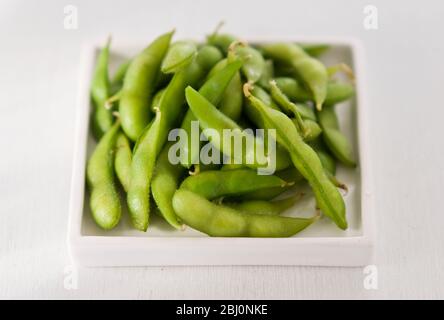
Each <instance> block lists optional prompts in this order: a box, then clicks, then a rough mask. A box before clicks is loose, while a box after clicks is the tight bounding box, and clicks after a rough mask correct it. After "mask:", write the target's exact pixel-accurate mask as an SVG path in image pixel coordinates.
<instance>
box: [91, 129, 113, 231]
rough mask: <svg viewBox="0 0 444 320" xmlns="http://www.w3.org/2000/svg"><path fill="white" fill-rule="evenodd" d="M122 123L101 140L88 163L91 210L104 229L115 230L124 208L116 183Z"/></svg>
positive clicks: (95, 219)
mask: <svg viewBox="0 0 444 320" xmlns="http://www.w3.org/2000/svg"><path fill="white" fill-rule="evenodd" d="M119 127H120V121H116V122H115V123H114V125H113V126H112V127H111V128H110V129H109V130H108V131H107V132H106V133H105V135H104V136H103V137H102V138H101V139H100V141H99V143H98V145H97V147H96V149H95V150H94V152H93V154H92V155H91V158H90V159H89V161H88V165H87V169H86V177H87V180H88V185H89V187H90V191H91V196H90V201H89V204H90V208H91V213H92V216H93V218H94V221H95V222H96V223H97V225H98V226H99V227H101V228H103V229H106V230H109V229H112V228H114V227H115V226H116V225H117V224H118V223H119V220H120V216H121V214H122V207H121V204H120V198H119V194H118V191H117V187H116V184H115V182H114V168H113V162H114V146H115V143H116V139H117V135H118V133H119Z"/></svg>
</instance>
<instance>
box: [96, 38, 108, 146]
mask: <svg viewBox="0 0 444 320" xmlns="http://www.w3.org/2000/svg"><path fill="white" fill-rule="evenodd" d="M110 43H111V40H110V39H108V41H107V43H106V45H105V47H104V48H103V49H102V50H101V51H100V54H99V57H98V61H97V65H96V68H95V70H94V75H93V80H92V83H91V98H92V101H93V103H94V113H93V133H94V136H95V137H96V139H100V138H101V137H102V136H103V135H104V134H105V132H107V131H108V129H109V128H111V126H112V125H113V120H114V119H113V115H112V114H111V110H108V109H107V108H106V100H107V99H108V97H109V95H110V83H109V76H108V60H109V47H110Z"/></svg>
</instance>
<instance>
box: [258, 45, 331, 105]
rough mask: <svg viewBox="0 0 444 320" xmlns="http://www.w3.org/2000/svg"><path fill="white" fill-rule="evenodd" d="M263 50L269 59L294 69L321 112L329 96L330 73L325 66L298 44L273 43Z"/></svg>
mask: <svg viewBox="0 0 444 320" xmlns="http://www.w3.org/2000/svg"><path fill="white" fill-rule="evenodd" d="M262 49H263V50H264V53H265V55H267V56H268V57H270V58H272V59H275V60H277V61H280V62H282V63H284V64H286V65H289V66H291V67H292V68H293V69H294V71H295V72H296V74H297V75H298V76H299V77H300V78H301V79H302V80H303V81H304V82H305V84H306V85H307V87H308V88H309V89H310V92H311V93H312V94H313V100H314V102H315V105H316V109H318V110H321V109H322V104H323V103H324V102H325V98H326V96H327V83H328V73H327V69H326V68H325V66H324V65H323V64H322V63H321V62H320V61H319V60H317V59H315V58H313V57H311V56H309V55H308V54H307V53H306V52H305V51H304V50H303V49H302V48H301V47H299V46H298V45H296V44H292V43H273V44H267V45H264V46H263V47H262Z"/></svg>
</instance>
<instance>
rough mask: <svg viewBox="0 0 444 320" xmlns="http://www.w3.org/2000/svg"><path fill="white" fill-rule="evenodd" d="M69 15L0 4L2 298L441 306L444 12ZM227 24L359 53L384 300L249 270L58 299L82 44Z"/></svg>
mask: <svg viewBox="0 0 444 320" xmlns="http://www.w3.org/2000/svg"><path fill="white" fill-rule="evenodd" d="M71 2H72V4H74V5H76V6H78V9H79V29H78V30H72V31H68V30H64V29H63V17H64V16H63V4H62V3H60V2H56V1H39V3H33V2H24V1H22V2H20V1H15V2H12V1H2V2H1V3H0V38H1V39H2V47H1V52H2V53H1V56H2V59H0V70H2V71H1V72H0V88H1V90H0V97H1V99H0V101H1V103H0V114H1V116H0V145H1V147H2V152H1V156H0V298H31V299H38V298H68V299H80V298H87V299H90V298H126V299H154V298H156V299H167V298H176V299H180V298H184V299H199V298H203V299H268V298H269V299H291V298H307V299H318V298H327V299H330V298H340V299H342V298H351V299H358V298H364V299H373V298H389V299H393V298H441V299H442V298H444V274H443V272H442V270H443V267H444V232H443V231H442V230H443V226H444V214H443V209H442V206H441V205H440V203H441V200H442V199H443V189H444V142H443V139H442V137H443V132H444V129H443V128H444V126H443V125H442V119H443V116H444V108H443V106H442V102H441V101H442V92H443V88H442V74H444V62H443V60H442V59H443V57H444V44H443V43H442V41H437V39H436V38H434V34H435V33H436V30H442V29H443V27H444V22H443V21H442V19H441V17H442V16H443V14H444V5H443V3H442V2H440V1H427V2H421V8H422V10H421V11H419V10H417V7H418V4H419V1H413V2H409V3H406V2H401V1H390V2H387V1H379V0H378V1H372V4H374V5H376V6H377V8H378V9H379V18H380V19H379V22H380V29H379V30H375V31H366V30H365V29H364V28H363V27H362V20H363V13H362V12H363V7H364V5H366V4H367V1H361V0H360V1H353V3H351V2H349V1H345V0H337V1H320V0H316V1H310V2H305V3H297V4H296V3H295V2H294V1H278V2H281V3H280V4H277V3H276V6H275V7H271V8H270V7H266V8H265V7H264V8H257V10H256V11H255V14H254V15H252V16H250V17H248V18H245V15H244V12H248V8H249V6H251V5H252V3H253V2H252V1H244V2H239V1H231V2H232V4H233V5H236V6H237V7H238V10H236V11H232V10H231V9H230V4H228V3H227V1H225V2H224V3H225V4H224V5H223V6H218V8H217V12H216V11H215V10H214V7H213V5H212V4H211V3H209V2H205V1H193V2H192V3H193V5H194V6H199V7H200V10H201V11H203V12H206V13H207V14H206V15H202V17H200V19H188V18H187V16H188V15H189V14H194V12H195V10H194V9H193V6H192V5H190V3H185V1H182V2H178V1H170V2H162V3H160V2H159V3H157V4H156V6H153V7H150V8H148V7H146V6H147V5H148V3H147V2H142V1H140V2H139V1H135V2H134V4H133V5H132V6H131V9H128V6H127V3H126V2H125V1H122V2H116V3H115V4H114V3H113V6H112V7H109V6H105V5H104V2H101V1H95V2H92V1H71ZM228 2H230V1H228ZM290 6H291V9H292V10H282V8H290ZM345 6H346V7H347V8H348V9H347V10H338V8H343V7H345ZM104 8H105V9H104ZM172 8H175V9H176V10H172ZM148 9H149V10H148ZM103 10H106V12H104V11H103ZM122 12H125V13H126V14H125V15H122V14H121V13H122ZM99 16H100V17H101V22H100V24H97V23H96V22H97V17H99ZM265 18H267V21H273V23H266V22H264V19H265ZM221 19H225V20H226V21H227V30H229V31H236V32H237V33H239V34H240V35H242V36H243V37H245V38H248V36H260V35H267V36H278V35H287V36H288V35H292V34H307V35H326V34H327V35H328V34H332V35H350V36H355V37H358V38H360V39H362V41H363V42H364V45H365V49H366V52H367V76H368V77H367V79H366V80H367V84H368V93H369V95H368V100H369V103H368V105H369V106H371V110H370V112H369V116H370V119H369V123H370V128H369V129H370V137H371V154H372V155H373V158H372V167H373V168H372V169H373V172H374V180H375V201H376V203H375V209H376V214H377V217H376V225H377V239H376V255H375V265H376V266H377V267H378V271H379V289H378V290H370V291H369V290H365V289H364V287H363V278H364V275H363V272H362V269H360V268H316V267H255V266H251V267H171V268H170V267H165V268H97V269H80V270H79V272H78V276H79V278H78V279H79V282H78V289H77V290H65V289H64V285H63V284H64V277H65V274H64V268H65V267H66V266H67V265H69V264H70V260H69V257H68V253H67V248H66V226H67V216H68V203H69V191H70V190H69V188H70V174H71V168H72V165H71V161H72V160H71V159H72V152H73V139H74V134H73V128H74V119H75V110H74V105H75V100H74V99H75V97H76V89H77V72H78V64H79V55H80V54H79V50H80V44H81V43H82V41H84V40H86V38H87V37H94V36H97V37H99V38H104V37H105V36H106V35H107V34H108V33H109V32H112V33H113V35H114V41H119V39H122V38H124V37H125V36H126V35H128V34H134V33H138V34H137V38H142V37H146V38H147V39H151V38H152V37H153V36H154V35H156V34H159V33H160V32H162V31H165V30H169V29H171V27H173V26H175V27H176V28H177V30H178V33H179V34H178V36H179V37H183V36H185V35H199V36H202V30H208V31H211V30H212V28H214V27H215V25H216V24H217V22H218V21H220V20H221ZM153 26H156V27H155V28H154V29H153Z"/></svg>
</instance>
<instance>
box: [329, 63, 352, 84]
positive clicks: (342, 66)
mask: <svg viewBox="0 0 444 320" xmlns="http://www.w3.org/2000/svg"><path fill="white" fill-rule="evenodd" d="M327 72H328V75H329V77H330V78H331V77H332V76H334V75H335V74H336V73H338V72H343V73H344V74H345V75H346V76H347V78H348V79H350V81H351V82H352V83H353V84H354V83H355V74H354V72H353V70H352V68H351V67H350V66H349V65H348V64H346V63H344V62H341V63H339V64H335V65H333V66H330V67H328V68H327Z"/></svg>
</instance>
